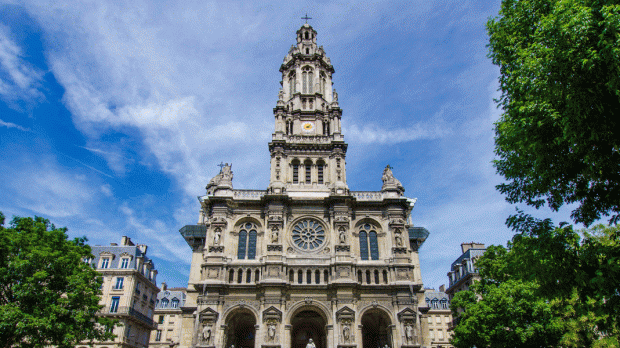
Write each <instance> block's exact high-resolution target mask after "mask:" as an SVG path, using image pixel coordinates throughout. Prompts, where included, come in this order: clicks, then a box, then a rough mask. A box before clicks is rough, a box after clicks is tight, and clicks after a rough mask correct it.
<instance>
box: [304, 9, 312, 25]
mask: <svg viewBox="0 0 620 348" xmlns="http://www.w3.org/2000/svg"><path fill="white" fill-rule="evenodd" d="M301 19H305V20H306V24H308V19H312V17H308V12H306V16H305V17H301Z"/></svg>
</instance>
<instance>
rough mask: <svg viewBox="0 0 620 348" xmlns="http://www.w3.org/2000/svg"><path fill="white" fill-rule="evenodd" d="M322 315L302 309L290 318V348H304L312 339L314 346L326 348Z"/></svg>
mask: <svg viewBox="0 0 620 348" xmlns="http://www.w3.org/2000/svg"><path fill="white" fill-rule="evenodd" d="M326 325H327V323H326V322H325V319H323V317H322V316H321V315H320V314H319V313H317V312H315V311H313V310H303V311H301V312H299V313H297V314H296V315H295V316H294V317H293V318H292V319H291V326H292V328H291V348H306V345H307V344H308V342H309V341H310V339H312V342H313V343H314V345H315V346H316V348H326V346H327V335H326V333H325V326H326Z"/></svg>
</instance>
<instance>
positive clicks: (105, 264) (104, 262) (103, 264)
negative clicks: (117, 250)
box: [101, 257, 110, 268]
mask: <svg viewBox="0 0 620 348" xmlns="http://www.w3.org/2000/svg"><path fill="white" fill-rule="evenodd" d="M109 266H110V259H109V258H107V257H106V258H103V259H101V268H108V267H109Z"/></svg>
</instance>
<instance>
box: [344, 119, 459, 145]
mask: <svg viewBox="0 0 620 348" xmlns="http://www.w3.org/2000/svg"><path fill="white" fill-rule="evenodd" d="M343 132H344V134H345V136H346V137H347V141H349V142H354V143H359V144H398V143H406V142H410V141H415V140H422V139H437V138H442V137H444V136H446V135H449V134H450V133H452V131H451V130H450V128H448V126H447V125H445V124H442V123H437V124H422V123H417V124H414V125H412V126H409V127H398V128H395V129H391V130H387V129H384V128H381V127H379V126H376V125H365V126H364V127H361V128H360V127H359V126H357V125H355V124H353V125H351V126H349V127H346V128H345V129H344V130H343Z"/></svg>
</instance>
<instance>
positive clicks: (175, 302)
mask: <svg viewBox="0 0 620 348" xmlns="http://www.w3.org/2000/svg"><path fill="white" fill-rule="evenodd" d="M170 305H171V306H172V308H179V299H178V298H173V299H172V302H170Z"/></svg>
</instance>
